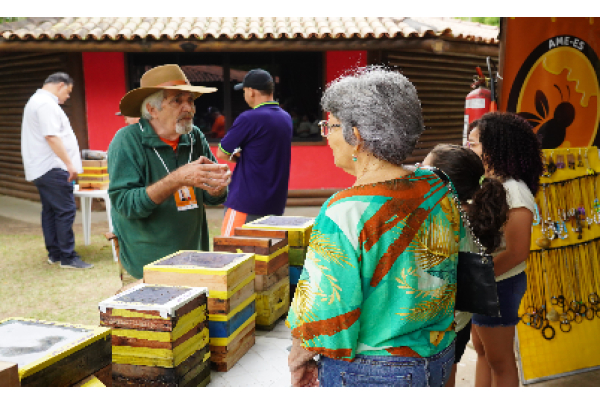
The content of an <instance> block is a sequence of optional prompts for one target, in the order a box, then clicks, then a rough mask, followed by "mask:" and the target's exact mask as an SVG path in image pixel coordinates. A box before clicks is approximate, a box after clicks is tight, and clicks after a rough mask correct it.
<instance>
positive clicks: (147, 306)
mask: <svg viewBox="0 0 600 406" xmlns="http://www.w3.org/2000/svg"><path fill="white" fill-rule="evenodd" d="M203 294H205V295H206V296H207V297H208V289H207V288H196V287H187V286H164V285H151V284H146V283H141V284H139V285H136V286H134V287H133V288H131V289H128V290H126V291H125V292H121V293H119V294H118V295H115V296H113V297H111V298H108V299H106V300H103V301H102V302H100V303H99V304H98V308H99V309H100V311H101V312H102V313H106V310H107V309H127V310H149V311H158V312H160V316H161V317H163V318H168V317H173V316H174V315H175V311H176V310H177V309H180V308H181V307H183V306H185V305H186V304H187V303H189V302H191V301H192V300H194V299H196V298H197V297H198V296H200V295H203Z"/></svg>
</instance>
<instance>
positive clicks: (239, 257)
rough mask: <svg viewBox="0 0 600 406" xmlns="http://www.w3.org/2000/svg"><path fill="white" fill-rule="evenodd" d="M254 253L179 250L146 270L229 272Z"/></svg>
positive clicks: (153, 263) (250, 257)
mask: <svg viewBox="0 0 600 406" xmlns="http://www.w3.org/2000/svg"><path fill="white" fill-rule="evenodd" d="M253 257H254V254H246V253H229V252H204V251H177V252H176V253H174V254H171V255H168V256H166V257H164V258H161V259H158V260H156V261H154V262H152V263H150V264H148V265H146V266H144V271H146V270H152V271H160V270H171V269H179V270H190V271H194V272H196V271H198V270H200V271H201V272H206V273H208V274H213V273H217V274H218V273H222V272H225V273H227V272H229V271H231V270H233V269H235V268H237V267H238V266H240V265H241V264H242V263H244V262H246V261H248V260H250V259H252V258H253Z"/></svg>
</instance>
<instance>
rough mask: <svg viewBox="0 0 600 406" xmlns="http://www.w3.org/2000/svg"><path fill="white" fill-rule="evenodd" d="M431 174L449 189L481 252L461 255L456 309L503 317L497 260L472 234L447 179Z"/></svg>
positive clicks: (441, 173)
mask: <svg viewBox="0 0 600 406" xmlns="http://www.w3.org/2000/svg"><path fill="white" fill-rule="evenodd" d="M432 170H433V172H434V173H435V174H436V175H437V176H439V177H440V179H442V181H444V183H446V185H447V186H448V191H449V193H450V196H451V197H452V199H453V200H454V203H455V204H456V206H457V207H458V210H459V211H460V216H461V218H462V221H463V224H464V226H465V228H468V229H469V230H470V231H471V235H472V236H473V239H474V241H475V244H476V245H477V247H478V248H479V253H476V252H459V253H458V267H457V270H456V274H457V275H456V278H457V281H456V301H455V305H454V308H455V309H456V310H460V311H463V312H470V313H477V314H482V315H486V316H492V317H500V303H498V292H497V290H496V280H495V275H494V260H493V258H492V256H491V255H488V254H486V253H485V248H484V247H483V245H481V242H479V238H477V236H476V235H475V234H474V233H473V229H472V228H471V223H470V222H469V218H468V216H467V214H466V213H465V211H464V210H463V208H462V206H461V204H460V200H459V199H458V194H457V193H456V192H455V191H454V187H453V185H452V182H450V178H449V177H448V175H446V174H445V173H444V172H443V171H442V170H440V169H438V168H432Z"/></svg>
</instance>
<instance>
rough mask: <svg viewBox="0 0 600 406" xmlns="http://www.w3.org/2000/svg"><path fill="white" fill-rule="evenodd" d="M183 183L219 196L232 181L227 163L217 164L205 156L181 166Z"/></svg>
mask: <svg viewBox="0 0 600 406" xmlns="http://www.w3.org/2000/svg"><path fill="white" fill-rule="evenodd" d="M178 171H181V174H180V175H181V176H182V185H185V186H196V187H198V188H200V189H204V190H206V191H207V192H208V193H209V194H211V195H212V196H219V195H221V194H222V193H223V190H224V189H225V188H226V187H227V185H229V183H230V182H231V171H230V170H229V167H228V166H227V165H223V164H216V163H214V162H213V161H211V160H210V159H208V158H207V157H205V156H201V157H200V158H198V159H197V160H195V161H193V162H191V163H189V164H187V165H185V166H183V167H181V168H180V169H179V170H178Z"/></svg>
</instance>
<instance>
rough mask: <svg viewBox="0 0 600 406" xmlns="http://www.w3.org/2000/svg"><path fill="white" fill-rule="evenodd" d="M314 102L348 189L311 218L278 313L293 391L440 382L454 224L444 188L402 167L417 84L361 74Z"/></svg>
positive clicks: (375, 71)
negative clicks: (287, 334)
mask: <svg viewBox="0 0 600 406" xmlns="http://www.w3.org/2000/svg"><path fill="white" fill-rule="evenodd" d="M321 104H322V106H323V109H324V110H325V111H327V112H328V113H330V116H329V120H328V121H326V122H322V123H321V128H322V133H323V136H325V137H327V140H328V143H329V146H330V147H331V149H332V151H333V156H334V160H335V164H336V166H338V167H340V168H342V169H343V170H345V171H346V172H348V173H350V174H351V175H354V176H356V182H355V183H354V185H353V186H352V187H350V188H348V189H346V190H343V191H341V192H338V193H336V194H335V195H333V196H332V197H331V198H330V199H329V200H328V201H327V202H325V204H324V205H323V207H322V208H321V211H320V213H319V215H318V217H317V218H316V220H315V224H314V227H313V231H312V234H311V239H310V244H309V248H308V252H307V257H306V261H305V263H304V269H303V271H302V275H301V277H300V280H299V281H298V285H297V288H296V294H295V297H294V300H293V303H292V307H291V309H290V312H289V314H288V318H287V324H288V326H289V327H290V328H291V329H292V336H293V345H292V350H291V352H290V355H289V358H288V364H289V367H290V371H291V374H292V384H293V385H294V386H317V385H320V386H443V385H444V384H445V383H446V381H447V379H448V376H449V374H450V371H451V370H452V364H453V362H454V339H455V333H454V329H453V319H454V298H455V294H456V266H457V260H458V251H459V245H460V238H461V237H462V236H463V235H464V229H463V228H462V224H461V220H460V215H459V212H458V210H457V208H456V207H455V205H454V202H453V200H452V199H451V197H450V196H449V192H448V189H447V187H446V186H445V185H444V183H443V182H442V181H441V180H440V179H439V178H438V177H437V176H436V175H434V174H433V173H432V172H430V171H427V170H424V169H419V168H417V169H409V168H405V167H403V166H402V162H403V161H404V160H405V159H406V157H407V156H409V155H410V154H411V152H412V150H413V148H414V146H415V144H416V142H417V140H418V138H419V135H420V134H421V132H422V131H423V117H422V115H421V104H420V102H419V99H418V97H417V92H416V89H415V87H414V86H413V85H412V84H411V83H410V82H409V81H408V80H407V79H406V78H405V77H404V76H402V75H401V74H399V73H396V72H392V71H388V70H386V69H384V68H379V67H369V68H366V69H362V70H360V71H358V72H357V73H355V74H353V75H350V76H346V77H343V78H340V79H338V80H337V81H335V82H333V83H332V84H331V85H330V86H329V87H328V89H327V90H326V91H325V94H324V95H323V98H322V100H321ZM315 355H319V361H318V362H317V361H315V360H314V359H313V357H314V356H315Z"/></svg>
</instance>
